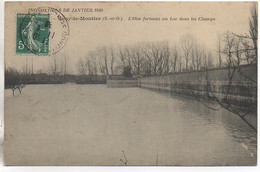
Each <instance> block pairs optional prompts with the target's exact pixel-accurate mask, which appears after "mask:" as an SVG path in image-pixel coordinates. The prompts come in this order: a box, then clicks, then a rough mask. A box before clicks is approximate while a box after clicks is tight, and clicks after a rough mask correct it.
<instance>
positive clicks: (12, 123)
mask: <svg viewBox="0 0 260 172" xmlns="http://www.w3.org/2000/svg"><path fill="white" fill-rule="evenodd" d="M210 106H213V105H210ZM253 118H255V115H253ZM122 151H124V153H123V152H122ZM124 154H125V156H124ZM256 157H257V134H256V133H255V132H254V131H253V130H252V129H251V128H250V127H248V126H247V125H246V124H245V123H244V122H243V121H242V120H241V119H239V117H238V116H236V115H235V114H233V113H231V112H228V111H226V110H224V109H221V110H219V111H214V110H211V109H209V108H207V107H206V106H204V105H203V104H201V103H200V102H198V101H196V100H194V99H190V98H184V97H179V96H176V95H170V94H167V93H158V92H155V91H151V90H147V89H142V88H107V87H106V86H105V85H76V84H65V85H28V86H26V87H25V88H24V91H23V92H22V94H21V95H19V93H18V92H16V95H15V96H14V97H13V96H12V93H11V91H10V90H5V162H6V163H7V164H10V165H21V164H23V165H32V164H33V165H124V162H126V160H127V163H126V164H127V165H256V159H257V158H256ZM120 159H121V160H120Z"/></svg>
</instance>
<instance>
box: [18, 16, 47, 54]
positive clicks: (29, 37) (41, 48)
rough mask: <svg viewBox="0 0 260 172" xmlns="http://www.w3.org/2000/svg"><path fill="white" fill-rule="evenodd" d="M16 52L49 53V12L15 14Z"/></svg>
mask: <svg viewBox="0 0 260 172" xmlns="http://www.w3.org/2000/svg"><path fill="white" fill-rule="evenodd" d="M16 27H17V29H16V53H17V54H30V53H34V54H38V55H48V54H49V31H50V15H49V14H21V13H18V14H17V22H16Z"/></svg>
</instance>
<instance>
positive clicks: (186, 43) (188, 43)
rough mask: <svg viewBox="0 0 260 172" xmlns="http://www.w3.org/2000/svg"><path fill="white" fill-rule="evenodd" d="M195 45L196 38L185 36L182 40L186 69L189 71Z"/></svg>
mask: <svg viewBox="0 0 260 172" xmlns="http://www.w3.org/2000/svg"><path fill="white" fill-rule="evenodd" d="M193 44H194V38H193V37H192V36H191V35H185V36H183V37H182V38H181V47H182V50H183V55H184V58H185V68H186V70H188V68H189V62H190V58H191V53H192V46H193Z"/></svg>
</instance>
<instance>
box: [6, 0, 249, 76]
mask: <svg viewBox="0 0 260 172" xmlns="http://www.w3.org/2000/svg"><path fill="white" fill-rule="evenodd" d="M20 3H21V2H20ZM21 5H22V6H21ZM251 5H252V4H250V3H244V2H238V3H234V2H228V3H227V2H226V3H219V2H218V3H185V2H182V3H178V2H175V3H166V2H164V3H139V4H137V3H115V4H111V3H99V4H94V3H74V4H69V3H49V4H48V6H51V7H54V8H68V7H70V8H71V9H72V8H103V9H104V11H103V12H102V13H84V12H81V13H80V12H78V13H75V12H74V13H68V12H64V13H63V14H64V15H65V17H67V18H69V17H80V16H84V17H92V16H96V17H98V16H101V17H103V16H111V17H113V16H115V17H122V18H123V21H121V22H118V21H110V22H107V21H73V20H70V21H68V23H69V27H70V35H69V38H68V41H67V43H66V45H65V46H64V48H63V49H62V50H61V51H60V52H59V53H57V54H56V55H55V56H56V57H60V56H64V55H66V56H67V57H68V58H69V63H70V64H69V68H70V71H71V72H74V73H76V69H75V63H76V62H77V61H78V60H79V59H80V58H84V57H85V56H86V54H87V52H88V51H91V50H93V49H95V48H96V47H98V46H104V45H108V46H111V45H112V46H118V45H125V44H133V43H136V42H142V41H165V40H167V41H169V42H170V43H174V42H177V43H178V41H179V39H180V37H181V36H183V35H185V34H192V35H193V36H194V37H195V38H196V39H197V40H199V41H200V42H201V43H202V44H203V45H204V46H206V47H207V48H208V49H211V50H215V49H216V45H217V35H218V34H221V33H224V32H225V31H227V30H230V31H233V32H235V33H239V34H243V33H247V32H248V28H249V26H248V18H249V16H250V7H251ZM38 6H44V4H40V3H35V4H33V5H29V4H26V3H23V4H12V5H10V6H7V8H6V20H5V21H6V28H5V29H6V30H5V34H6V35H5V36H6V38H5V39H6V42H5V46H7V47H5V64H6V66H15V67H16V68H18V69H21V68H22V67H23V66H24V65H25V62H26V60H25V59H26V57H28V59H29V61H30V59H31V58H34V71H37V70H39V69H41V68H45V70H47V69H48V68H49V64H50V61H51V60H52V59H53V56H35V55H31V56H30V55H22V56H21V55H16V53H15V44H14V43H15V41H14V40H15V39H16V38H15V34H14V33H15V32H16V31H15V29H16V26H15V23H16V19H15V15H16V12H26V11H28V8H33V7H38ZM45 6H46V5H45ZM21 7H23V8H21ZM128 17H141V18H143V17H161V18H162V17H168V18H170V17H176V18H180V17H188V18H190V17H195V18H198V17H204V18H215V21H212V22H209V21H207V22H204V21H188V22H187V21H146V22H141V21H129V20H128Z"/></svg>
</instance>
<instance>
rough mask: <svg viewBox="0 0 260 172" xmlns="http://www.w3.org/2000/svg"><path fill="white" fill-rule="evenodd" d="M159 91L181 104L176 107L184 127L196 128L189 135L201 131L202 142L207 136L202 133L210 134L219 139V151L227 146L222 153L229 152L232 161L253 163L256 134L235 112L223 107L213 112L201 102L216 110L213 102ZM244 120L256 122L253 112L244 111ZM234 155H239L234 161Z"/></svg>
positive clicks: (254, 159) (255, 155) (255, 150)
mask: <svg viewBox="0 0 260 172" xmlns="http://www.w3.org/2000/svg"><path fill="white" fill-rule="evenodd" d="M159 93H160V94H161V95H163V96H165V97H167V98H169V99H175V100H178V101H179V102H181V106H180V107H179V108H180V109H181V111H182V114H181V116H182V118H184V119H185V120H187V121H189V122H188V125H189V126H187V127H192V128H193V129H194V131H196V133H193V134H195V135H196V134H204V135H205V141H207V139H209V138H207V135H206V133H210V134H211V135H212V138H211V139H212V140H214V139H216V138H214V137H219V138H221V139H223V145H218V146H219V147H220V148H219V150H220V151H221V149H222V148H223V150H224V149H225V148H229V149H228V150H227V151H226V152H225V153H226V154H228V153H231V155H230V156H231V157H232V158H233V162H235V161H243V162H244V163H245V165H248V164H251V165H253V164H254V163H256V157H257V134H256V133H255V131H254V130H252V128H250V127H249V126H248V125H247V124H246V123H245V122H244V121H243V120H242V119H240V117H239V116H238V115H236V114H234V113H232V112H229V111H228V110H226V109H223V108H221V109H220V110H217V111H215V110H212V109H210V108H208V107H206V106H205V105H203V104H207V106H209V107H212V108H215V109H218V108H219V107H220V106H219V105H218V104H216V103H215V104H214V103H211V102H203V104H202V103H201V102H199V101H198V100H195V99H192V98H189V97H183V96H178V95H175V94H174V95H171V94H168V93H165V92H159ZM247 119H250V120H251V122H252V121H253V122H256V121H257V115H256V114H248V117H247ZM205 130H207V131H205ZM216 140H217V139H216ZM209 144H210V143H209ZM218 144H219V143H218ZM227 144H228V145H227ZM221 147H222V148H221ZM232 154H233V155H232ZM216 156H218V155H216ZM222 156H223V155H222ZM237 157H240V158H241V160H237V159H236V158H237ZM252 162H253V163H252ZM247 163H248V164H247ZM232 164H233V163H232V160H231V163H228V164H227V165H232ZM220 165H224V164H220ZM233 165H235V164H233Z"/></svg>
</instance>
